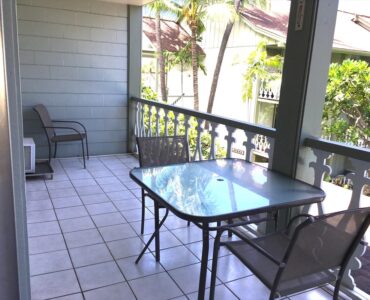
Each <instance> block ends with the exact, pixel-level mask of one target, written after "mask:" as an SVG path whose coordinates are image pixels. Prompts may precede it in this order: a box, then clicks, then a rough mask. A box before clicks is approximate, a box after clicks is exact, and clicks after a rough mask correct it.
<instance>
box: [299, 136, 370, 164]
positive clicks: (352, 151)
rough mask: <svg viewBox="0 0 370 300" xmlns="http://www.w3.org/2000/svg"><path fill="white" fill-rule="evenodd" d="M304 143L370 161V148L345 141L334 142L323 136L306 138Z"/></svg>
mask: <svg viewBox="0 0 370 300" xmlns="http://www.w3.org/2000/svg"><path fill="white" fill-rule="evenodd" d="M304 145H305V146H307V147H311V148H315V149H319V150H323V151H326V152H330V153H335V154H339V155H343V156H347V157H351V158H355V159H358V160H362V161H367V162H370V149H366V148H360V147H356V146H350V145H346V144H344V143H339V142H333V141H329V140H325V139H322V138H306V139H305V140H304Z"/></svg>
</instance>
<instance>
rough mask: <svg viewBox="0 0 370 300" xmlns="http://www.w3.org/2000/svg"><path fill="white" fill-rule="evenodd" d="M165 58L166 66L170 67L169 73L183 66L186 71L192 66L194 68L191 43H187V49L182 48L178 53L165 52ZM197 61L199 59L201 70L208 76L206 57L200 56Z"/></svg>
mask: <svg viewBox="0 0 370 300" xmlns="http://www.w3.org/2000/svg"><path fill="white" fill-rule="evenodd" d="M163 56H164V57H165V59H166V64H167V67H168V70H167V72H168V71H169V70H170V69H173V68H175V67H178V66H181V65H182V66H183V67H184V68H185V69H190V68H191V66H192V65H191V64H192V60H191V42H190V41H189V42H187V43H186V45H185V47H183V48H181V49H180V50H179V51H177V52H169V51H164V52H163ZM197 59H198V67H199V69H201V70H202V72H203V73H204V75H207V70H206V66H205V64H204V59H205V55H200V54H198V57H197Z"/></svg>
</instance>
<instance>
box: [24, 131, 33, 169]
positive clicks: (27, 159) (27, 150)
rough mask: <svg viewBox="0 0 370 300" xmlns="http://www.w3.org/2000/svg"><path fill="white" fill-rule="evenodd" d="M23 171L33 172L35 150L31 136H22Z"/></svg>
mask: <svg viewBox="0 0 370 300" xmlns="http://www.w3.org/2000/svg"><path fill="white" fill-rule="evenodd" d="M23 147H24V168H25V173H35V163H36V150H35V142H34V141H33V138H23Z"/></svg>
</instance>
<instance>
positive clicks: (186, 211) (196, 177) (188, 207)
mask: <svg viewBox="0 0 370 300" xmlns="http://www.w3.org/2000/svg"><path fill="white" fill-rule="evenodd" d="M130 176H131V178H132V179H133V180H134V181H136V182H137V183H138V184H139V185H140V186H141V187H142V188H143V189H145V190H146V191H147V192H148V193H149V195H150V197H151V198H153V199H154V200H155V201H156V202H157V203H156V204H155V205H158V204H160V205H162V206H164V207H166V208H167V209H168V210H169V211H171V212H173V213H174V214H175V215H177V216H178V217H180V218H182V219H185V220H187V221H192V222H194V223H195V224H197V226H198V227H200V228H201V229H202V259H201V267H200V276H199V289H198V299H199V300H203V299H204V296H205V288H206V277H207V262H208V250H209V231H210V230H217V228H218V227H210V224H211V223H213V222H216V221H217V222H219V221H224V220H231V219H233V218H237V217H242V216H247V215H252V214H256V213H260V212H268V211H273V210H277V209H280V208H288V207H294V206H299V205H304V204H312V203H317V202H320V201H322V200H324V198H325V193H324V192H323V191H322V190H321V189H319V188H317V187H314V186H311V185H309V184H306V183H304V182H301V181H298V180H294V179H292V178H289V177H287V176H284V175H281V174H279V173H277V172H273V171H271V170H268V169H266V168H263V167H261V166H258V165H256V164H252V163H249V162H247V161H245V160H240V159H216V160H207V161H197V162H189V163H183V164H174V165H167V166H160V167H148V168H135V169H133V170H131V172H130ZM167 212H168V211H167ZM167 212H166V215H165V216H164V218H163V219H162V221H161V223H158V222H159V221H158V220H157V221H156V222H155V224H156V227H155V228H156V230H155V232H154V233H153V235H152V237H151V238H150V239H149V242H148V243H147V245H146V246H145V248H144V249H143V251H142V253H141V254H140V255H139V258H138V260H139V259H140V257H141V256H142V255H143V253H144V251H145V250H146V249H147V247H148V246H149V244H150V242H151V240H152V239H153V238H155V242H156V248H155V249H156V259H157V261H159V260H160V255H159V253H160V250H159V249H160V246H159V243H160V242H159V229H160V227H161V225H162V224H163V221H164V220H165V218H166V216H167ZM138 260H137V261H138Z"/></svg>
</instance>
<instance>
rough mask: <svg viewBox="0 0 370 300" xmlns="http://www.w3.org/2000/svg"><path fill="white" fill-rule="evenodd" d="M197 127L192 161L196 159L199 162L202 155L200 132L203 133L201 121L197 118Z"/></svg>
mask: <svg viewBox="0 0 370 300" xmlns="http://www.w3.org/2000/svg"><path fill="white" fill-rule="evenodd" d="M196 120H197V123H198V125H197V127H196V130H197V137H196V144H195V151H194V157H193V160H196V159H197V157H198V159H199V160H203V155H202V142H201V141H202V140H201V137H202V132H203V127H202V125H203V120H202V119H200V118H197V119H196Z"/></svg>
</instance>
